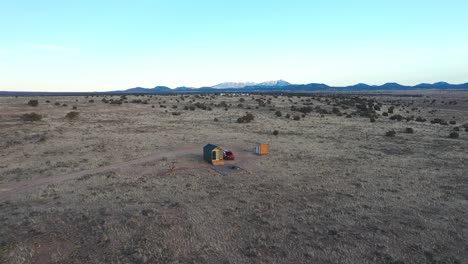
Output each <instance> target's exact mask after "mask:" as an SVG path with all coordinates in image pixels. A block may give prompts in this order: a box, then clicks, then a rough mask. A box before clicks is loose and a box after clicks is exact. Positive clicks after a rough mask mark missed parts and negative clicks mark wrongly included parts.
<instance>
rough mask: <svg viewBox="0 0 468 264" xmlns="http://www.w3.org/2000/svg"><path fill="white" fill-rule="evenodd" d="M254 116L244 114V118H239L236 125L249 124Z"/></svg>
mask: <svg viewBox="0 0 468 264" xmlns="http://www.w3.org/2000/svg"><path fill="white" fill-rule="evenodd" d="M254 118H255V116H254V115H253V114H251V113H247V114H245V116H242V117H239V118H238V119H237V123H250V122H252V121H253V120H254Z"/></svg>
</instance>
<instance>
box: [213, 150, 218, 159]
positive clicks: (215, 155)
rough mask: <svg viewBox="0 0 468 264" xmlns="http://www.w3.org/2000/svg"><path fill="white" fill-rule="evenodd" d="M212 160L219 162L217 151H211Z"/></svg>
mask: <svg viewBox="0 0 468 264" xmlns="http://www.w3.org/2000/svg"><path fill="white" fill-rule="evenodd" d="M213 160H219V151H213Z"/></svg>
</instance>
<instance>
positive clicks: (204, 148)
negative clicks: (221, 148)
mask: <svg viewBox="0 0 468 264" xmlns="http://www.w3.org/2000/svg"><path fill="white" fill-rule="evenodd" d="M217 147H218V146H216V145H213V144H208V145H206V146H204V147H203V150H204V151H212V150H213V149H215V148H217Z"/></svg>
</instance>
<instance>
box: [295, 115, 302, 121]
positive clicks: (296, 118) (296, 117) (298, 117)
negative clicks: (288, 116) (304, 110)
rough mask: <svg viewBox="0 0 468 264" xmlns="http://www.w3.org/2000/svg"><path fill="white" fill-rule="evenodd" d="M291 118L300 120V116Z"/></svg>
mask: <svg viewBox="0 0 468 264" xmlns="http://www.w3.org/2000/svg"><path fill="white" fill-rule="evenodd" d="M293 120H296V121H299V120H301V117H300V116H294V117H293Z"/></svg>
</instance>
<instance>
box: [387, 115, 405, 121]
mask: <svg viewBox="0 0 468 264" xmlns="http://www.w3.org/2000/svg"><path fill="white" fill-rule="evenodd" d="M403 119H404V117H403V116H402V115H393V116H391V117H390V120H397V121H401V120H403Z"/></svg>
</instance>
